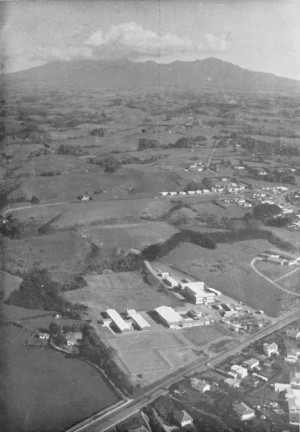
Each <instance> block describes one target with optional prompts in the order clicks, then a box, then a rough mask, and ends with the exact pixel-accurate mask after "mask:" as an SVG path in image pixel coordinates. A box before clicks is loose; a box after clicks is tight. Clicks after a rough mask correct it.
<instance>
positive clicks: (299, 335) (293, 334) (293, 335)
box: [286, 328, 300, 339]
mask: <svg viewBox="0 0 300 432" xmlns="http://www.w3.org/2000/svg"><path fill="white" fill-rule="evenodd" d="M286 335H287V337H289V338H290V339H300V330H299V329H298V328H291V329H287V331H286Z"/></svg>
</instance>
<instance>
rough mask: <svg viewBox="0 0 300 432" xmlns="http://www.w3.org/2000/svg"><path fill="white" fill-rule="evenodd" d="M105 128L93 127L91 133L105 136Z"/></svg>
mask: <svg viewBox="0 0 300 432" xmlns="http://www.w3.org/2000/svg"><path fill="white" fill-rule="evenodd" d="M104 131H105V129H104V128H98V129H93V130H92V131H91V135H92V136H98V137H103V136H104Z"/></svg>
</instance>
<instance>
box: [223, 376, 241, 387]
mask: <svg viewBox="0 0 300 432" xmlns="http://www.w3.org/2000/svg"><path fill="white" fill-rule="evenodd" d="M224 382H225V383H226V384H227V385H228V386H229V387H231V388H239V387H240V384H241V381H240V380H239V379H237V378H226V379H225V380H224Z"/></svg>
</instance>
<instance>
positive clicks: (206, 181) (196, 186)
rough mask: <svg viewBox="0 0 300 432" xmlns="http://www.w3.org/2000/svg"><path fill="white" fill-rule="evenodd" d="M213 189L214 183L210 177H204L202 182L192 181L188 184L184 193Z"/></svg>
mask: <svg viewBox="0 0 300 432" xmlns="http://www.w3.org/2000/svg"><path fill="white" fill-rule="evenodd" d="M212 187H213V181H212V179H211V178H209V177H204V178H203V179H202V181H201V182H197V181H194V180H192V181H190V182H188V183H187V185H186V186H185V188H184V191H185V192H187V191H195V190H201V189H209V190H210V189H211V188H212Z"/></svg>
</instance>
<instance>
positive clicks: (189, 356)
mask: <svg viewBox="0 0 300 432" xmlns="http://www.w3.org/2000/svg"><path fill="white" fill-rule="evenodd" d="M148 321H149V320H148ZM180 334H181V332H178V333H177V332H172V331H168V330H165V329H162V330H160V331H155V330H154V331H152V330H150V331H147V332H134V333H133V334H129V335H122V336H120V337H115V338H111V339H110V341H109V342H110V344H111V345H112V346H113V347H114V348H115V349H116V350H117V352H118V357H119V359H120V361H121V365H122V367H123V368H124V370H125V371H126V372H127V373H128V374H130V375H131V377H132V379H133V380H138V381H139V382H141V383H142V384H143V385H146V384H149V383H151V382H153V381H155V380H157V379H159V378H160V377H162V376H163V375H165V374H167V373H170V372H171V370H172V369H176V368H178V367H181V366H183V365H185V364H187V363H189V362H191V361H193V360H195V359H196V358H197V355H196V354H195V352H194V351H193V349H192V347H190V346H189V342H188V341H185V339H184V338H182V337H181V335H180ZM138 375H139V377H138ZM140 375H142V377H141V376H140Z"/></svg>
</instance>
